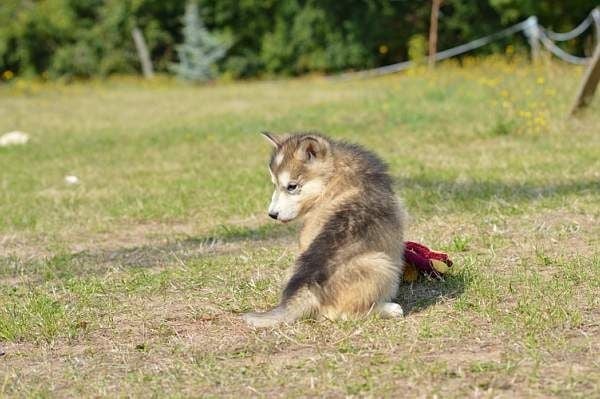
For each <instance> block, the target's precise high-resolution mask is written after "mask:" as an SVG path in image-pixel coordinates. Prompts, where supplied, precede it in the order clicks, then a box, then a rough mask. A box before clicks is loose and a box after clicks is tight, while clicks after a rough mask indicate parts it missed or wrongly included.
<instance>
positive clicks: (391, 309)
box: [378, 302, 404, 319]
mask: <svg viewBox="0 0 600 399" xmlns="http://www.w3.org/2000/svg"><path fill="white" fill-rule="evenodd" d="M378 310H379V314H380V315H381V317H383V318H389V319H396V318H400V317H402V316H404V311H403V310H402V306H400V305H399V304H397V303H395V302H387V303H382V304H380V305H379V307H378Z"/></svg>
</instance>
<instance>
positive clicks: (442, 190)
mask: <svg viewBox="0 0 600 399" xmlns="http://www.w3.org/2000/svg"><path fill="white" fill-rule="evenodd" d="M394 184H395V186H396V187H397V188H398V189H401V190H402V191H404V192H406V193H407V194H408V195H411V194H412V195H415V194H417V195H418V196H419V197H420V200H423V198H422V197H423V196H424V197H425V198H424V199H425V202H429V203H431V204H436V203H439V202H440V201H456V202H458V203H461V205H462V204H464V205H466V206H470V207H473V206H477V207H478V206H481V204H480V203H478V202H477V201H476V200H480V201H489V200H504V201H507V202H517V201H531V200H538V199H542V198H547V197H556V196H559V197H560V196H566V195H571V194H578V195H581V194H586V193H589V194H592V193H597V192H600V180H592V179H589V180H577V181H570V182H560V183H552V184H533V183H518V182H515V183H510V182H503V181H497V180H496V181H494V180H487V181H477V180H475V181H466V182H461V181H455V180H451V179H443V178H432V177H428V176H424V175H421V176H413V177H408V178H395V179H394ZM419 192H421V193H423V194H422V195H419V194H418V193H419ZM474 200H475V201H474Z"/></svg>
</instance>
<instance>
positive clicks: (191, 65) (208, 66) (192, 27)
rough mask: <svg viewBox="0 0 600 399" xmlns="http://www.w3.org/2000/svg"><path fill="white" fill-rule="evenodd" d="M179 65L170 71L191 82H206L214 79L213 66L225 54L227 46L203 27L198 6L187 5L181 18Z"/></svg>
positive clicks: (178, 49) (178, 47)
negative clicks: (181, 32) (181, 31)
mask: <svg viewBox="0 0 600 399" xmlns="http://www.w3.org/2000/svg"><path fill="white" fill-rule="evenodd" d="M176 50H177V55H178V56H179V63H178V64H175V65H173V67H172V70H173V71H174V72H175V73H176V74H177V75H178V76H179V77H180V78H183V79H186V80H191V81H197V82H199V81H207V80H210V79H212V78H213V77H214V75H215V72H216V67H215V64H216V62H217V61H219V60H220V59H221V58H223V56H224V55H225V53H226V52H227V46H225V45H224V44H223V43H221V42H220V41H219V40H218V39H217V38H216V37H214V36H213V35H212V34H211V33H210V32H209V31H208V30H207V29H206V27H205V26H204V23H203V22H202V18H200V13H199V11H198V5H197V4H196V3H195V2H194V1H190V2H188V3H187V5H186V7H185V16H184V17H183V44H181V45H179V46H177V48H176Z"/></svg>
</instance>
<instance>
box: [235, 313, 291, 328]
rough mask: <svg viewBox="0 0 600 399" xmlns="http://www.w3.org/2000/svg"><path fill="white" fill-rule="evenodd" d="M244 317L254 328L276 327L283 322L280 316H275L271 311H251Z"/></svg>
mask: <svg viewBox="0 0 600 399" xmlns="http://www.w3.org/2000/svg"><path fill="white" fill-rule="evenodd" d="M242 319H243V320H244V321H245V322H246V324H248V325H249V326H250V327H254V328H269V327H275V326H276V325H278V324H280V323H281V322H282V321H281V319H280V318H279V317H275V316H274V315H273V314H272V313H271V312H265V313H256V312H250V313H246V314H245V315H243V316H242Z"/></svg>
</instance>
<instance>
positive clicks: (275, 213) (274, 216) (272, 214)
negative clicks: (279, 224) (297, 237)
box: [269, 212, 279, 220]
mask: <svg viewBox="0 0 600 399" xmlns="http://www.w3.org/2000/svg"><path fill="white" fill-rule="evenodd" d="M277 215H279V213H277V212H269V216H271V217H272V218H273V219H275V220H277Z"/></svg>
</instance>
